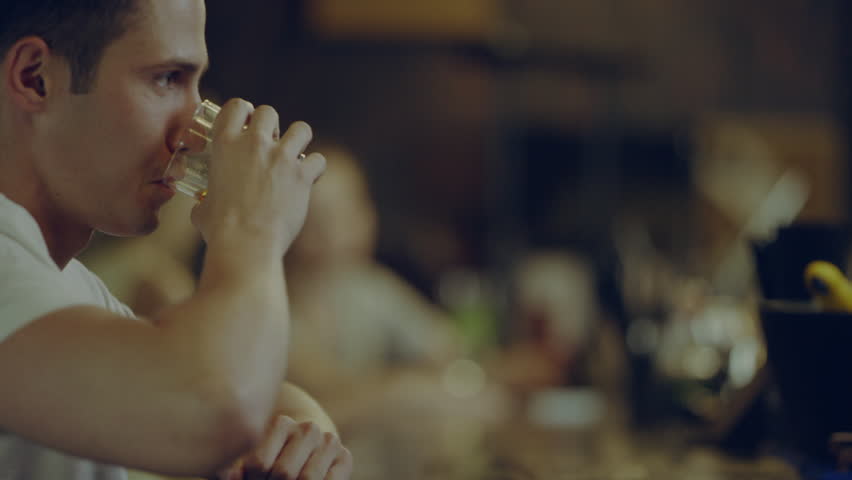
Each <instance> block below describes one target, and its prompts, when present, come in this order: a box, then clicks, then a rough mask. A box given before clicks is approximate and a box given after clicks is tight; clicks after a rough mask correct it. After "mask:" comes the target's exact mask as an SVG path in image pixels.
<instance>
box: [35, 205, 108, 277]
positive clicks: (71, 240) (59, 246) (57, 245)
mask: <svg viewBox="0 0 852 480" xmlns="http://www.w3.org/2000/svg"><path fill="white" fill-rule="evenodd" d="M28 210H29V209H28ZM29 212H30V214H31V215H32V216H33V217H34V218H35V220H36V223H38V226H39V228H40V229H41V233H42V236H44V243H45V244H47V251H48V253H50V258H52V259H53V261H54V262H56V265H57V266H58V267H59V268H60V270H62V269H64V268H65V266H66V265H68V262H70V261H71V259H72V258H74V257H76V256H77V255H78V254H79V253H80V252H82V251H83V250H84V249H85V248H86V245H88V244H89V241H90V240H91V239H92V235H93V234H94V230H92V228H90V227H88V226H85V225H82V224H80V223H77V222H74V221H70V220H69V219H68V218H67V217H65V216H64V215H63V214H62V213H60V212H56V211H53V212H51V211H43V212H38V213H36V212H34V211H33V210H29Z"/></svg>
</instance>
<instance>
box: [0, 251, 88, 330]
mask: <svg viewBox="0 0 852 480" xmlns="http://www.w3.org/2000/svg"><path fill="white" fill-rule="evenodd" d="M82 303H85V302H83V301H82V300H81V299H80V298H78V296H76V295H74V292H70V291H68V290H67V289H66V288H65V287H64V285H63V282H62V281H61V277H58V276H57V274H56V273H55V272H51V271H50V269H49V267H48V266H47V265H43V264H40V263H34V262H23V261H21V260H20V259H19V258H15V257H14V256H11V255H8V254H6V255H4V254H3V252H0V341H3V340H5V339H6V338H7V337H8V336H9V335H11V334H12V333H14V332H15V331H17V330H18V329H19V328H21V327H23V326H24V325H26V324H28V323H29V322H31V321H33V320H35V319H37V318H40V317H42V316H44V315H46V314H48V313H50V312H53V311H56V310H59V309H61V308H64V307H68V306H71V305H76V304H82Z"/></svg>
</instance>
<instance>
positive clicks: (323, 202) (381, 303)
mask: <svg viewBox="0 0 852 480" xmlns="http://www.w3.org/2000/svg"><path fill="white" fill-rule="evenodd" d="M317 149H318V150H320V151H322V152H323V154H324V155H325V156H326V159H327V161H328V166H327V169H326V172H325V174H324V175H323V177H322V178H321V179H320V181H319V182H318V183H317V185H316V186H315V188H314V190H313V192H312V194H311V203H310V207H309V212H308V217H307V220H306V222H305V227H304V228H303V230H302V232H301V234H300V235H299V237H298V238H297V239H296V241H295V243H294V244H293V246H292V247H291V249H290V251H289V252H288V253H287V256H286V257H285V272H286V275H287V283H288V289H289V296H290V303H291V308H292V314H293V324H292V333H291V354H290V359H289V366H288V377H289V379H290V380H291V381H293V382H294V383H296V384H298V385H301V386H303V387H304V388H305V389H306V390H308V391H309V392H311V393H312V394H313V395H315V396H317V397H318V398H321V399H322V401H323V402H324V405H326V406H327V407H328V409H329V411H330V413H331V414H332V416H333V417H335V419H336V421H338V422H339V423H340V424H341V425H343V426H344V428H345V423H346V421H347V418H348V419H350V420H354V419H355V418H358V417H361V418H363V417H362V415H369V413H370V412H376V408H377V405H379V404H377V403H376V402H381V401H384V402H385V403H387V404H389V405H390V404H392V405H393V406H394V407H400V408H414V409H425V410H431V411H436V410H441V409H444V408H446V409H450V410H454V411H456V412H461V411H460V410H458V408H457V407H459V408H461V409H462V410H465V409H467V410H465V412H466V413H471V414H474V413H475V412H474V411H475V410H477V409H478V408H480V407H481V406H477V405H475V403H476V402H469V403H468V404H467V405H468V406H466V407H465V406H463V405H464V404H465V402H464V401H463V400H462V399H455V398H453V397H452V396H451V395H450V394H448V393H447V392H446V390H445V389H444V388H443V386H442V385H443V384H442V374H443V373H444V372H445V368H446V367H447V366H448V365H450V364H451V363H452V362H453V361H454V360H456V359H457V358H458V357H459V356H460V355H461V346H460V341H459V339H458V334H457V332H456V330H455V329H454V328H453V326H452V324H451V323H450V321H449V319H448V317H447V316H446V314H445V313H444V312H443V311H442V310H441V309H440V308H438V307H437V306H435V305H433V304H432V303H430V302H428V301H427V300H426V299H425V298H423V297H422V296H421V295H420V294H419V292H418V291H417V290H415V289H414V288H413V287H412V286H410V285H408V284H407V283H406V282H405V281H404V280H403V279H402V278H400V277H399V276H397V275H396V274H395V273H394V272H392V271H391V270H390V269H388V268H387V267H385V266H383V265H380V264H379V263H377V261H376V260H375V258H374V248H375V243H376V229H377V214H376V211H375V207H374V205H373V203H372V199H371V198H370V194H369V191H368V185H367V180H366V178H365V175H364V173H363V171H362V170H361V167H360V166H359V164H358V163H357V160H356V159H355V158H354V157H353V155H352V154H351V153H350V152H349V151H347V150H346V149H344V148H342V147H339V146H334V145H330V146H329V145H327V146H322V147H320V146H317ZM341 392H346V395H345V397H344V396H343V395H341ZM379 408H381V407H379ZM466 413H464V414H466Z"/></svg>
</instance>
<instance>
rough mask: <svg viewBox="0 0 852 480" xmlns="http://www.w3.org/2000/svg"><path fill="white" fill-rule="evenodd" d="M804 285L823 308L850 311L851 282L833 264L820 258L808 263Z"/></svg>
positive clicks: (851, 298)
mask: <svg viewBox="0 0 852 480" xmlns="http://www.w3.org/2000/svg"><path fill="white" fill-rule="evenodd" d="M805 285H806V286H807V288H808V290H810V292H811V294H812V295H813V297H814V299H815V300H816V301H817V302H818V303H819V304H820V306H821V307H822V308H823V309H825V310H829V311H834V312H852V283H850V282H849V280H848V279H847V278H846V275H844V274H843V272H842V271H840V269H839V268H837V266H835V265H834V264H832V263H829V262H825V261H822V260H817V261H814V262H811V263H809V264H808V266H807V268H805Z"/></svg>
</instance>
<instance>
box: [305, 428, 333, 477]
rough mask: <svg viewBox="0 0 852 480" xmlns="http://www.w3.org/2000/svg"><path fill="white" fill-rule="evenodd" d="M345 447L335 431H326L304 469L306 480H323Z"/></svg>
mask: <svg viewBox="0 0 852 480" xmlns="http://www.w3.org/2000/svg"><path fill="white" fill-rule="evenodd" d="M342 449H343V447H342V446H341V445H340V440H338V439H337V436H336V435H334V434H333V433H330V432H326V433H324V434H323V435H322V442H321V443H320V446H319V447H317V449H316V450H314V453H313V454H312V455H311V456H310V458H308V462H307V463H306V464H305V467H304V468H303V469H302V477H304V478H305V479H306V480H323V479H325V478H326V476H327V474H328V470H329V468H330V467H331V464H332V463H333V462H334V460H335V459H336V458H337V456H338V454H340V452H341V450H342Z"/></svg>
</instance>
